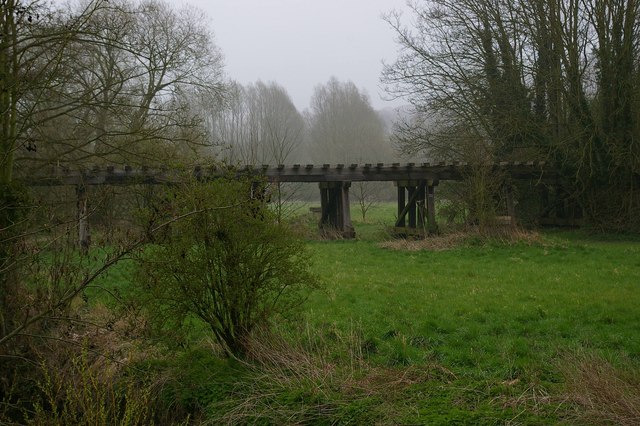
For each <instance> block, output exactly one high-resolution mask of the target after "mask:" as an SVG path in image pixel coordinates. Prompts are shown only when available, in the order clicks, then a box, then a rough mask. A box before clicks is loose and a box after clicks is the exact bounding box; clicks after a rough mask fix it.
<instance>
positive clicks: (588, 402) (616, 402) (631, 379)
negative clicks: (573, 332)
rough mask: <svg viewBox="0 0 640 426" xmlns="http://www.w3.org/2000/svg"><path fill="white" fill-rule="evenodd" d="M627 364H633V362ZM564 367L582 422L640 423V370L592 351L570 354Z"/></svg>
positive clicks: (577, 412)
mask: <svg viewBox="0 0 640 426" xmlns="http://www.w3.org/2000/svg"><path fill="white" fill-rule="evenodd" d="M625 364H626V363H625ZM627 365H633V364H631V363H630V362H629V363H628V364H627ZM560 369H561V371H562V372H563V375H564V377H565V380H566V386H567V400H568V401H569V402H571V403H572V404H573V405H574V406H575V416H576V419H577V423H578V424H593V425H600V424H602V425H605V424H607V425H609V424H615V425H620V426H627V425H628V426H632V425H640V372H639V371H638V370H637V368H635V369H634V368H632V367H626V368H621V367H615V366H613V365H612V364H611V363H610V362H608V361H607V360H605V359H603V358H601V357H598V356H595V355H588V354H579V355H575V354H572V355H568V356H565V357H564V358H563V361H562V363H561V364H560Z"/></svg>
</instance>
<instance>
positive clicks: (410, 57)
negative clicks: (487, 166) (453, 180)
mask: <svg viewBox="0 0 640 426" xmlns="http://www.w3.org/2000/svg"><path fill="white" fill-rule="evenodd" d="M412 11H413V18H414V26H413V27H412V28H408V27H406V26H404V25H403V23H402V19H401V16H398V15H390V16H387V20H388V22H389V23H390V24H391V25H392V27H393V28H394V29H395V31H396V36H397V40H398V42H399V44H400V46H401V48H402V54H401V55H400V57H399V59H398V60H397V61H396V62H395V63H393V64H390V65H388V66H387V67H386V69H385V73H384V80H385V81H386V83H387V84H388V86H389V89H390V91H391V92H392V93H395V94H396V95H403V96H407V98H408V99H409V101H410V103H411V105H412V107H413V112H414V114H413V118H412V119H410V120H407V122H405V123H403V124H401V125H400V126H399V127H398V139H399V141H400V142H401V144H402V146H403V147H404V149H405V150H406V151H408V152H419V151H424V150H426V151H428V152H429V155H430V156H432V157H433V156H435V157H439V158H447V159H461V160H464V161H471V162H472V161H478V160H482V161H487V160H489V161H502V160H520V161H522V160H524V161H527V160H535V159H546V160H548V161H550V162H552V163H553V164H554V166H555V167H557V168H558V169H559V170H560V171H561V172H562V173H563V174H564V175H565V176H566V177H567V180H568V183H569V186H568V188H569V189H570V191H571V192H572V196H573V197H574V198H575V200H576V201H577V202H579V204H580V206H581V207H582V210H583V211H584V213H585V214H586V216H587V218H588V219H590V220H591V222H592V223H594V224H600V225H605V226H607V227H612V228H618V229H634V230H638V229H640V220H639V219H638V218H639V217H640V216H639V215H638V210H639V207H640V199H639V193H638V191H637V189H636V186H637V184H638V182H640V181H639V177H640V176H639V171H640V162H639V160H640V147H639V146H638V144H637V140H638V137H639V136H640V133H639V132H640V128H639V126H638V124H639V120H638V118H639V117H640V103H639V100H640V99H639V96H638V95H639V93H640V70H639V68H638V66H639V59H640V56H639V53H640V52H639V50H638V43H639V41H640V34H639V27H638V23H639V13H638V12H639V7H638V2H637V1H635V0H607V1H604V0H586V1H577V0H534V1H529V0H527V1H524V0H516V1H511V0H509V1H507V0H492V1H484V0H462V1H457V0H456V1H452V0H428V1H416V2H413V4H412Z"/></svg>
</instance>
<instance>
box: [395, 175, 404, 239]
mask: <svg viewBox="0 0 640 426" xmlns="http://www.w3.org/2000/svg"><path fill="white" fill-rule="evenodd" d="M396 185H397V186H398V219H397V221H396V227H399V228H400V227H401V228H404V227H405V226H406V220H405V215H404V214H403V213H402V212H403V211H404V206H405V203H406V192H407V188H406V186H405V185H404V184H403V183H402V182H397V183H396Z"/></svg>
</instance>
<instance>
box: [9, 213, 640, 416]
mask: <svg viewBox="0 0 640 426" xmlns="http://www.w3.org/2000/svg"><path fill="white" fill-rule="evenodd" d="M390 211H391V208H390V207H376V208H374V209H373V210H372V211H371V214H370V215H369V219H368V222H367V223H362V222H356V227H357V231H358V232H359V235H360V238H359V239H358V240H355V241H319V240H309V241H308V243H307V246H308V248H309V250H310V252H311V254H312V259H313V268H314V272H315V273H316V274H317V275H318V276H319V277H320V279H321V280H322V282H323V290H321V291H314V292H311V293H310V294H309V298H308V300H307V302H306V303H305V304H304V306H303V309H302V310H300V311H299V312H297V313H296V314H295V315H293V316H292V317H291V318H286V317H279V318H278V324H274V327H273V328H272V329H271V330H267V329H257V330H255V331H254V333H253V334H252V337H251V339H250V340H249V342H248V344H247V350H246V354H245V356H243V357H242V358H233V357H232V358H227V357H226V356H225V353H224V348H223V347H221V346H220V345H219V344H218V343H216V342H215V341H214V340H213V339H211V338H210V337H208V336H209V335H208V332H207V327H205V326H202V325H201V324H200V323H198V322H197V321H195V320H194V321H193V323H192V325H191V327H190V328H189V329H187V330H185V331H184V333H186V334H184V338H182V339H179V340H175V341H173V343H172V342H171V341H167V340H166V339H164V340H162V339H160V340H154V339H152V340H149V337H153V336H151V335H145V333H146V332H145V331H144V330H145V326H144V320H143V319H142V317H140V316H136V315H134V314H133V313H132V311H133V310H134V305H132V304H128V305H126V309H124V310H123V309H122V300H123V299H126V293H127V288H129V287H131V286H132V284H134V282H133V277H134V274H133V272H134V269H135V268H133V264H132V263H122V264H120V265H119V266H118V268H117V269H115V270H113V271H112V273H111V274H109V275H108V276H107V277H106V278H105V279H104V280H103V282H101V283H98V284H99V285H100V286H104V287H106V288H108V289H109V290H110V291H109V292H108V293H104V292H99V291H97V290H96V291H89V290H88V291H87V292H86V294H85V298H86V301H85V302H84V308H82V312H84V319H85V320H87V321H89V320H90V319H93V320H94V322H98V321H96V318H97V317H102V318H104V317H109V316H113V318H114V320H113V321H112V322H111V329H110V330H106V329H92V328H90V327H85V328H81V327H77V326H76V328H74V329H73V332H72V334H73V335H74V336H75V341H76V342H77V344H78V346H80V347H84V348H85V349H84V350H82V351H81V352H78V351H77V350H75V349H69V348H67V349H66V353H67V354H71V355H72V356H71V355H70V358H72V359H74V361H73V362H70V361H64V360H61V359H57V360H51V359H49V360H48V363H45V364H43V367H42V370H43V371H44V372H46V374H45V375H44V376H41V378H40V379H38V380H37V381H36V383H34V389H35V390H36V391H35V392H34V393H33V395H41V396H42V398H39V397H38V398H35V399H34V401H32V402H33V403H35V404H34V405H31V408H27V409H26V411H24V412H23V415H24V416H25V417H26V418H27V419H31V420H32V423H34V424H43V423H47V424H51V423H53V424H55V423H56V419H57V420H58V424H65V422H66V423H68V422H70V421H76V420H77V418H76V417H73V416H74V415H75V416H77V413H78V412H82V411H83V410H86V411H90V412H92V413H93V414H92V416H88V417H87V418H88V419H89V418H92V419H96V421H100V419H102V421H112V420H113V419H120V422H121V424H147V423H150V422H152V421H153V422H155V423H157V424H169V423H185V422H186V423H194V424H201V423H205V424H206V423H209V424H247V423H248V424H254V423H258V424H376V423H377V424H399V423H400V424H474V425H475V424H557V423H565V424H609V423H615V424H636V423H637V421H638V418H639V417H638V416H639V414H640V413H639V412H638V408H637V407H639V406H640V404H639V403H640V374H639V373H638V371H640V369H639V368H638V367H639V366H640V359H639V358H638V354H640V336H638V334H637V329H638V326H639V325H640V315H639V314H638V311H637V309H636V307H637V306H638V304H639V303H640V293H639V292H638V283H639V282H640V261H638V259H640V257H639V254H640V253H639V252H640V241H638V239H636V238H633V237H624V236H610V235H609V236H606V235H598V234H590V233H588V232H586V231H579V232H578V231H550V232H545V233H542V234H537V233H530V232H519V233H517V234H514V235H515V236H513V235H511V236H509V237H508V238H507V237H506V235H507V234H503V236H502V237H501V238H496V237H487V236H483V235H479V234H475V233H466V234H460V233H444V234H443V235H441V236H439V237H433V238H432V239H431V240H429V241H425V242H417V241H416V242H413V243H410V242H398V241H395V240H392V239H391V238H389V237H388V236H386V237H385V231H384V230H385V227H384V225H385V222H386V221H387V220H390V219H392V216H389V212H390ZM307 220H308V222H309V223H312V222H313V219H312V218H310V217H309V218H306V217H304V215H303V216H302V217H301V218H299V222H305V221H307ZM114 295H116V296H117V297H118V300H119V301H118V302H117V303H116V302H114V298H113V297H112V296H114ZM123 312H126V315H124V314H123ZM291 319H293V321H291ZM145 336H146V337H145ZM67 340H68V339H67ZM132 342H133V343H132ZM154 342H155V343H154ZM62 352H64V351H59V352H58V356H60V353H62ZM97 355H99V356H97ZM54 361H55V362H54ZM54 365H55V366H56V371H54V370H53V368H54V367H53V366H54ZM105 367H108V368H105ZM111 381H112V382H113V383H115V384H114V385H107V384H108V383H110V382H111ZM105 386H106V387H105ZM141 388H142V389H145V392H140V391H139V389H141ZM4 407H5V409H6V405H5V406H4ZM27 407H28V406H27ZM54 407H56V408H54ZM79 407H80V408H79ZM52 410H53V411H52ZM56 410H57V411H56ZM5 411H6V410H5ZM52 413H53V414H52ZM109 413H111V414H109ZM70 416H71V417H70ZM100 416H102V417H100Z"/></svg>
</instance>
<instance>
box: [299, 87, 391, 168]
mask: <svg viewBox="0 0 640 426" xmlns="http://www.w3.org/2000/svg"><path fill="white" fill-rule="evenodd" d="M308 121H309V151H310V155H311V158H312V159H313V160H314V161H315V162H320V163H347V162H353V163H358V162H360V163H362V162H374V161H375V162H378V161H380V159H383V158H387V157H388V156H389V155H390V153H391V149H390V146H389V144H388V143H387V139H386V135H385V130H384V122H383V121H382V119H381V118H380V116H379V115H378V114H377V113H376V112H375V110H374V109H373V108H372V107H371V104H370V102H369V98H368V97H367V96H366V95H365V94H363V93H361V92H360V90H358V88H357V87H356V85H355V84H353V83H352V82H346V83H342V82H340V81H338V80H337V79H336V78H335V77H334V78H331V79H330V80H329V81H328V82H327V83H326V84H323V85H319V86H317V87H316V88H315V90H314V93H313V96H312V98H311V110H310V111H309V116H308Z"/></svg>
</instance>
